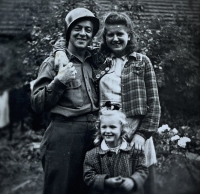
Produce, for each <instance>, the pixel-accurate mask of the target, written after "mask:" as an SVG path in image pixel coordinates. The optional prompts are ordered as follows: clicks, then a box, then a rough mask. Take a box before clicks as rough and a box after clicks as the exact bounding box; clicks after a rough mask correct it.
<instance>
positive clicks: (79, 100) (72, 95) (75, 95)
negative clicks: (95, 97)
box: [60, 78, 84, 108]
mask: <svg viewBox="0 0 200 194" xmlns="http://www.w3.org/2000/svg"><path fill="white" fill-rule="evenodd" d="M65 85H66V89H65V92H64V94H63V97H62V99H61V100H60V105H62V106H65V107H68V108H78V107H82V106H83V100H84V99H83V93H82V89H81V88H82V87H81V85H82V83H81V79H79V78H77V79H75V80H72V81H70V82H68V83H67V84H65Z"/></svg>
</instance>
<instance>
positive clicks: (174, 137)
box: [171, 135, 180, 141]
mask: <svg viewBox="0 0 200 194" xmlns="http://www.w3.org/2000/svg"><path fill="white" fill-rule="evenodd" d="M178 139H180V137H179V136H178V135H175V136H173V137H171V141H176V140H178Z"/></svg>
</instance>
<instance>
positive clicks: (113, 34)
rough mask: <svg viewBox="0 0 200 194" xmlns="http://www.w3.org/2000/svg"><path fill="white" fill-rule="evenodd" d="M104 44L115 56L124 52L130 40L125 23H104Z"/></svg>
mask: <svg viewBox="0 0 200 194" xmlns="http://www.w3.org/2000/svg"><path fill="white" fill-rule="evenodd" d="M105 27H106V36H105V37H106V44H107V45H108V47H109V48H110V49H111V51H112V52H113V54H115V55H116V56H119V57H120V56H123V55H125V54H126V47H127V44H128V41H129V40H130V35H129V34H128V29H127V27H126V26H125V25H118V24H113V25H110V24H109V25H108V24H106V26H105Z"/></svg>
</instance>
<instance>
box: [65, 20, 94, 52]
mask: <svg viewBox="0 0 200 194" xmlns="http://www.w3.org/2000/svg"><path fill="white" fill-rule="evenodd" d="M92 38H93V24H92V22H91V21H89V20H82V21H80V22H77V23H76V24H75V25H74V26H73V27H72V29H71V32H70V38H69V43H68V49H69V50H70V51H74V50H77V49H78V50H85V49H86V48H87V46H88V45H89V44H90V42H91V41H92Z"/></svg>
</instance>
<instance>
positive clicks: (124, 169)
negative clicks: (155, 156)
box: [83, 146, 148, 194]
mask: <svg viewBox="0 0 200 194" xmlns="http://www.w3.org/2000/svg"><path fill="white" fill-rule="evenodd" d="M113 156H114V157H113ZM83 167H84V175H83V177H84V181H85V183H86V184H87V185H88V186H89V187H90V188H92V191H93V192H92V193H95V192H94V191H96V193H102V191H103V193H104V194H105V193H106V194H107V193H108V194H110V193H112V194H117V193H118V192H117V191H115V190H112V191H111V190H107V189H106V188H105V187H104V180H105V178H107V177H117V176H119V175H120V176H122V177H129V178H131V179H133V180H134V182H135V184H136V188H137V189H135V190H134V191H133V192H131V193H142V188H143V185H144V182H145V180H146V178H147V176H148V168H147V166H146V165H145V156H144V154H143V153H142V152H138V151H137V150H133V149H131V148H130V147H127V148H126V149H125V150H120V152H119V153H118V154H117V155H116V153H113V152H110V151H109V150H107V151H104V150H102V149H101V148H100V146H99V147H95V148H94V149H92V150H90V151H88V152H87V153H86V156H85V161H84V166H83ZM119 193H121V192H119Z"/></svg>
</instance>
